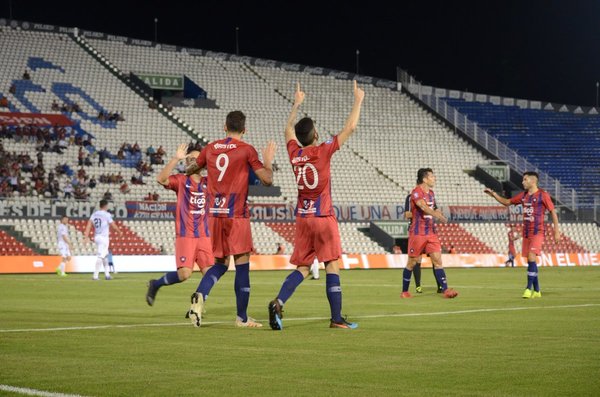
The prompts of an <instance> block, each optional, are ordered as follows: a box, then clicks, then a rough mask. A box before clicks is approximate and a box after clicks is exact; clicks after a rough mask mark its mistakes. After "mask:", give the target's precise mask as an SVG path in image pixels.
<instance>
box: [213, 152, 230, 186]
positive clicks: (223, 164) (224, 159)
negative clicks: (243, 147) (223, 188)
mask: <svg viewBox="0 0 600 397" xmlns="http://www.w3.org/2000/svg"><path fill="white" fill-rule="evenodd" d="M216 166H217V169H218V170H219V171H221V173H220V174H219V178H217V182H221V180H223V177H224V176H225V171H227V167H228V166H229V156H227V155H226V154H225V153H221V154H220V155H218V156H217V164H216Z"/></svg>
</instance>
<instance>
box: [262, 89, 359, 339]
mask: <svg viewBox="0 0 600 397" xmlns="http://www.w3.org/2000/svg"><path fill="white" fill-rule="evenodd" d="M353 84H354V90H353V91H354V105H353V106H352V111H351V112H350V115H349V116H348V119H347V120H346V124H345V126H344V128H343V129H342V131H341V132H340V133H339V134H338V135H336V136H334V137H333V138H330V139H328V140H327V141H325V142H323V143H321V144H319V143H318V142H319V134H318V132H317V131H316V129H315V126H314V123H313V120H311V119H310V118H308V117H305V118H302V119H301V120H300V121H298V123H296V124H295V125H294V122H295V121H296V115H297V112H298V108H299V107H300V105H301V104H302V102H303V101H304V92H302V91H301V90H300V84H298V85H297V87H296V93H295V95H294V105H293V106H292V110H291V113H290V116H289V118H288V122H287V126H286V129H285V140H286V143H287V149H288V154H289V157H290V162H291V163H292V167H293V170H294V175H295V177H296V184H297V188H298V202H297V207H296V233H295V237H294V252H293V253H292V256H291V258H290V263H291V264H293V265H295V266H296V267H297V269H296V270H294V271H293V272H292V273H290V274H289V275H288V276H287V278H286V279H285V281H284V282H283V285H282V286H281V290H280V291H279V294H278V295H277V297H276V298H275V299H274V300H273V301H271V302H270V303H269V306H268V310H269V325H270V326H271V328H272V329H274V330H281V329H283V322H282V311H283V310H282V308H283V305H284V304H285V302H286V301H287V300H288V299H289V298H290V297H291V296H292V294H293V293H294V291H295V290H296V288H297V287H298V286H299V285H300V283H302V281H304V279H305V278H306V277H307V276H308V274H309V272H310V266H311V265H312V264H313V261H314V260H315V257H317V258H318V260H319V261H320V262H323V263H324V264H325V273H326V283H325V285H326V293H327V299H328V301H329V306H330V309H331V319H330V323H329V326H330V327H331V328H346V329H353V328H356V327H357V326H358V325H357V324H356V323H351V322H348V321H346V319H345V318H343V317H342V314H341V313H342V287H341V286H340V276H339V273H340V265H339V259H340V257H341V255H342V247H341V242H340V232H339V230H338V224H337V219H336V217H335V213H334V211H333V203H332V199H331V157H332V156H333V154H334V153H335V152H336V151H337V150H338V149H339V148H340V146H341V145H342V144H344V142H346V140H347V139H348V138H349V137H350V135H352V133H353V132H354V130H355V129H356V126H357V124H358V119H359V116H360V110H361V106H362V102H363V99H364V95H365V93H364V91H363V90H362V89H360V88H358V86H357V84H356V81H354V82H353ZM298 143H300V144H298Z"/></svg>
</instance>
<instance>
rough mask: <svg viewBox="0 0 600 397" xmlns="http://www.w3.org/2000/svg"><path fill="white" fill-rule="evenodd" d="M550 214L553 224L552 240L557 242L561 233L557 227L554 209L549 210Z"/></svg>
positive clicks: (556, 215) (556, 216)
mask: <svg viewBox="0 0 600 397" xmlns="http://www.w3.org/2000/svg"><path fill="white" fill-rule="evenodd" d="M550 216H552V224H553V225H554V241H555V242H559V241H560V239H561V234H560V229H559V227H558V214H557V213H556V210H552V211H550Z"/></svg>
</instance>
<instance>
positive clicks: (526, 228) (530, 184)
mask: <svg viewBox="0 0 600 397" xmlns="http://www.w3.org/2000/svg"><path fill="white" fill-rule="evenodd" d="M538 180H539V175H538V174H537V172H533V171H528V172H525V173H524V174H523V188H524V189H525V191H523V192H521V193H519V194H517V195H516V196H514V197H512V198H510V199H507V198H504V197H502V196H500V195H499V194H498V193H496V192H494V191H493V190H492V189H485V190H484V192H485V193H486V194H488V195H490V196H492V197H493V198H494V199H495V200H496V201H497V202H499V203H500V204H502V205H504V206H507V207H508V206H509V205H518V204H521V205H523V232H522V235H523V247H522V249H521V255H523V257H524V258H525V257H526V258H527V287H525V291H524V292H523V298H525V299H530V298H541V297H542V293H541V291H540V284H539V280H538V268H537V256H538V255H540V253H541V252H542V245H543V244H544V231H545V227H544V218H545V215H546V211H548V212H550V215H551V216H552V223H553V224H554V241H556V242H558V241H560V229H559V227H558V215H557V214H556V210H555V209H554V203H552V198H551V197H550V195H549V194H548V192H546V191H545V190H543V189H540V188H539V187H538Z"/></svg>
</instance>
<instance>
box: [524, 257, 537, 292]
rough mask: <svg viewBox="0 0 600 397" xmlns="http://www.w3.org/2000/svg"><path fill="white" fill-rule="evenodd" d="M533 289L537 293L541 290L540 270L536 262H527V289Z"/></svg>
mask: <svg viewBox="0 0 600 397" xmlns="http://www.w3.org/2000/svg"><path fill="white" fill-rule="evenodd" d="M532 288H535V290H536V291H539V290H540V285H539V282H538V268H537V263H536V262H527V289H532Z"/></svg>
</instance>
